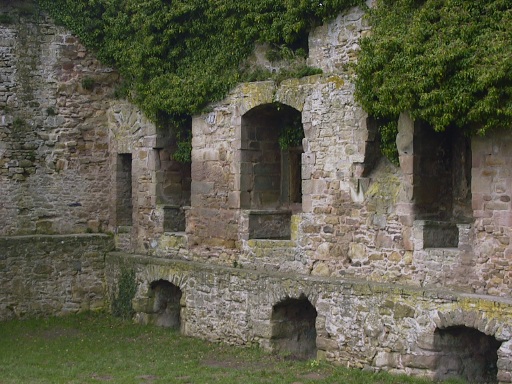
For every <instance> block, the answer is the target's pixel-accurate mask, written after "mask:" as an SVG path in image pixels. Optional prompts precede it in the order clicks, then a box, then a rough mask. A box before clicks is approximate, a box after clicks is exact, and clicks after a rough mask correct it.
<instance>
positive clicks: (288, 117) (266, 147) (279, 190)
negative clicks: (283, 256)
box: [240, 103, 303, 239]
mask: <svg viewBox="0 0 512 384" xmlns="http://www.w3.org/2000/svg"><path fill="white" fill-rule="evenodd" d="M291 132H295V134H296V135H298V136H301V135H303V127H302V116H301V113H300V112H299V111H298V110H296V109H295V108H292V107H290V106H288V105H285V104H282V103H267V104H262V105H259V106H257V107H254V108H252V109H251V110H249V111H248V112H247V113H245V114H244V115H243V116H242V121H241V145H240V207H241V208H242V209H244V210H247V211H249V212H248V221H249V238H253V239H289V238H290V233H291V232H290V220H291V215H292V213H296V212H300V211H301V209H302V176H301V175H302V154H303V149H302V144H297V145H295V146H288V147H283V139H284V137H286V136H287V135H290V134H291Z"/></svg>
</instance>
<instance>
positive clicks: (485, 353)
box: [434, 326, 502, 383]
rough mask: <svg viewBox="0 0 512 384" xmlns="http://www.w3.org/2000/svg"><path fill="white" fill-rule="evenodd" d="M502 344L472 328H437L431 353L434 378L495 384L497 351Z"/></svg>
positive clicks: (496, 380)
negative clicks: (435, 355)
mask: <svg viewBox="0 0 512 384" xmlns="http://www.w3.org/2000/svg"><path fill="white" fill-rule="evenodd" d="M501 344H502V343H501V342H500V341H498V340H496V338H495V337H493V336H489V335H486V334H485V333H482V332H480V331H478V330H476V329H474V328H469V327H466V326H453V327H448V328H444V329H440V328H437V329H436V330H435V332H434V349H435V351H436V354H437V356H438V358H437V359H436V366H435V369H434V372H435V373H434V378H435V379H436V380H440V381H444V380H448V379H452V378H460V379H463V380H466V381H468V382H470V383H497V382H498V378H497V374H498V350H499V348H500V346H501Z"/></svg>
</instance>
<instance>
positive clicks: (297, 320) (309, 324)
mask: <svg viewBox="0 0 512 384" xmlns="http://www.w3.org/2000/svg"><path fill="white" fill-rule="evenodd" d="M316 316H317V311H316V309H315V307H314V306H313V305H312V304H311V302H310V301H309V300H308V299H307V298H306V297H305V296H304V295H302V296H300V297H299V298H298V299H294V298H286V299H284V300H282V301H280V302H279V303H277V304H276V305H274V306H273V308H272V316H271V328H272V335H271V345H272V349H273V350H274V351H275V352H277V353H283V354H288V355H290V356H291V357H292V358H297V359H304V360H305V359H313V358H316V354H317V346H316V325H315V323H316Z"/></svg>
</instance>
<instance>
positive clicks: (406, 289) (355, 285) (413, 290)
mask: <svg viewBox="0 0 512 384" xmlns="http://www.w3.org/2000/svg"><path fill="white" fill-rule="evenodd" d="M106 257H107V259H108V258H111V257H112V258H114V259H116V258H117V259H119V260H125V261H126V260H130V261H131V262H135V263H138V264H141V265H151V264H154V265H166V266H170V267H171V266H174V267H176V268H178V269H181V270H185V271H186V270H188V271H192V270H196V271H201V270H202V271H219V272H224V273H229V274H233V275H239V276H247V277H251V278H252V279H259V278H276V279H288V280H296V281H298V282H300V281H303V282H309V283H313V284H315V283H316V284H329V285H339V286H343V287H346V288H350V289H354V290H356V291H357V292H360V293H362V294H378V293H392V294H396V295H403V296H421V297H423V298H428V299H432V300H435V299H438V300H443V301H452V302H457V301H469V302H475V303H476V302H480V301H486V302H489V303H499V304H500V305H503V306H507V307H511V308H510V309H511V311H512V299H510V298H507V297H501V296H491V295H479V294H472V293H467V292H457V291H452V290H449V289H447V288H445V287H440V288H421V287H414V286H409V285H400V284H391V283H380V282H374V281H368V280H363V279H355V278H350V279H347V278H340V277H336V278H334V277H320V276H311V275H303V274H294V273H285V272H274V271H262V270H253V269H240V268H234V267H229V266H225V265H217V264H204V263H199V262H196V261H188V260H178V259H161V258H155V257H151V256H145V255H138V254H128V253H124V252H109V253H108V254H107V256H106Z"/></svg>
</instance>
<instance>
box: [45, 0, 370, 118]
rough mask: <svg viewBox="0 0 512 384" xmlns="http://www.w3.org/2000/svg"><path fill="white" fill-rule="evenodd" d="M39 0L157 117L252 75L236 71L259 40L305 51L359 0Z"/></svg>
mask: <svg viewBox="0 0 512 384" xmlns="http://www.w3.org/2000/svg"><path fill="white" fill-rule="evenodd" d="M38 2H39V4H40V5H41V6H42V7H43V8H44V9H46V10H48V11H49V12H50V14H51V15H52V16H53V17H54V18H55V20H56V21H57V22H59V23H62V24H64V25H66V26H67V27H68V28H70V29H71V30H72V31H73V32H74V33H75V34H77V35H78V36H79V37H80V38H81V40H82V41H83V42H84V43H85V44H86V45H87V46H89V47H91V48H93V49H94V50H95V51H96V52H97V54H98V56H99V57H100V59H102V60H103V61H105V62H107V63H110V64H112V65H115V67H116V68H117V69H118V70H119V71H120V73H121V75H122V76H123V78H124V81H125V82H126V83H127V86H125V88H124V89H126V90H128V91H129V96H130V97H131V98H132V100H133V101H135V102H136V103H137V104H138V105H139V106H140V107H141V108H142V109H143V110H144V112H145V113H146V114H147V115H148V116H149V117H150V118H152V119H156V117H157V115H158V114H159V113H160V112H161V111H164V112H165V113H166V114H167V115H168V116H170V117H171V118H173V117H182V116H183V115H192V114H195V113H197V112H199V111H201V109H202V108H204V107H205V105H206V104H208V103H209V102H212V101H215V100H219V99H221V98H222V97H223V96H224V95H225V94H226V93H227V92H228V91H229V90H230V89H231V88H232V87H233V86H234V85H236V83H238V82H240V81H243V80H245V78H244V76H249V75H250V74H248V73H244V71H242V70H241V69H242V67H243V63H244V60H245V59H246V58H247V57H248V56H249V55H250V53H251V52H252V51H253V48H254V44H255V43H256V42H267V43H269V44H271V45H272V46H274V47H279V48H283V49H285V50H287V51H290V50H291V51H292V52H299V53H302V54H304V53H305V49H307V33H308V31H309V30H310V29H311V27H312V26H314V25H316V24H320V23H321V22H322V21H323V20H325V19H327V18H330V17H334V16H336V15H337V14H338V13H339V12H340V11H342V10H343V9H345V8H348V7H350V6H353V5H354V4H357V3H361V0H323V1H320V0H247V1H239V0H214V1H204V0H173V1H170V0H38ZM304 73H306V74H307V73H308V72H307V71H306V72H304ZM125 85H126V84H125Z"/></svg>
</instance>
